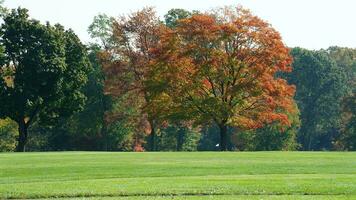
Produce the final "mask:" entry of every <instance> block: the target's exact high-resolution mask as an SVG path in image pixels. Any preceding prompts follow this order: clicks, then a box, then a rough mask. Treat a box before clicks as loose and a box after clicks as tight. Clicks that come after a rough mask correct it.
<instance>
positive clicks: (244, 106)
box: [102, 7, 295, 150]
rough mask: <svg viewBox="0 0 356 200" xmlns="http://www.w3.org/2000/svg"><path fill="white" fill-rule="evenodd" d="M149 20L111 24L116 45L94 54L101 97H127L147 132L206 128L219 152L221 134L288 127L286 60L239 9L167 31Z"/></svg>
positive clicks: (275, 36)
mask: <svg viewBox="0 0 356 200" xmlns="http://www.w3.org/2000/svg"><path fill="white" fill-rule="evenodd" d="M154 16H155V15H154V13H153V11H152V10H150V9H145V10H143V11H141V12H137V13H135V14H133V15H132V16H130V17H129V18H128V19H127V18H122V19H120V20H119V21H117V22H116V23H115V25H114V40H115V41H116V44H115V45H114V48H113V49H109V50H107V51H105V52H103V54H102V57H103V58H105V59H104V60H105V61H106V62H103V63H104V67H105V68H104V69H105V71H106V75H107V80H106V91H107V92H108V93H110V94H113V95H122V94H123V93H127V92H131V93H133V94H134V96H133V97H134V98H133V99H131V100H132V101H136V102H138V101H141V103H142V106H141V108H142V116H145V117H146V118H147V121H148V122H149V124H150V125H149V126H150V127H151V129H152V130H151V131H150V132H152V131H154V125H155V124H157V119H158V118H167V119H176V120H181V121H194V122H195V123H196V124H201V123H206V122H214V123H216V124H217V125H218V126H219V128H220V138H221V141H220V148H221V150H227V148H228V147H227V143H228V140H229V136H228V133H227V129H228V127H236V128H238V129H256V128H260V127H263V126H264V125H265V124H269V123H272V122H276V121H277V122H279V123H281V124H284V125H290V122H289V119H288V116H287V114H286V113H288V112H294V111H295V106H294V103H293V95H294V91H295V88H294V87H293V86H291V85H288V84H287V82H286V81H285V80H283V79H281V78H278V73H279V72H289V71H291V66H290V64H291V61H292V59H291V57H290V55H289V50H288V48H287V47H286V46H285V45H284V44H283V42H282V39H281V36H280V35H279V33H278V32H277V31H276V30H274V29H273V28H272V27H271V26H270V25H269V24H268V23H266V22H264V21H263V20H261V19H259V18H258V17H256V16H254V15H252V14H251V13H250V12H249V11H248V10H245V9H242V8H240V7H237V8H233V9H232V8H223V9H218V10H214V11H211V12H209V13H205V14H194V15H192V16H191V17H189V18H186V19H181V20H179V21H178V22H177V26H176V27H174V28H169V27H167V26H164V25H163V24H160V23H159V21H158V20H157V18H155V17H154ZM108 61H109V62H108ZM140 99H141V100H140Z"/></svg>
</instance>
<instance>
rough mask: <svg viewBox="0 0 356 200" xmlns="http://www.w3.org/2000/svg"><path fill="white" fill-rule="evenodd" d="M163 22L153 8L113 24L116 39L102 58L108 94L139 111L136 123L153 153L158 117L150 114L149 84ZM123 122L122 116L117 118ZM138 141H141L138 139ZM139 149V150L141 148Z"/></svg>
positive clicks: (135, 117)
mask: <svg viewBox="0 0 356 200" xmlns="http://www.w3.org/2000/svg"><path fill="white" fill-rule="evenodd" d="M160 26H161V22H160V20H159V19H158V17H156V14H155V11H154V10H153V9H152V8H145V9H143V10H141V11H138V12H134V13H132V14H131V15H129V16H126V17H120V18H119V19H117V20H114V22H113V36H112V38H110V39H111V40H112V44H111V45H110V48H107V49H106V50H105V51H103V52H101V53H100V55H99V57H100V59H101V64H102V65H103V68H104V72H105V92H106V93H107V94H109V95H112V96H117V97H123V96H124V97H125V100H126V102H125V104H126V105H127V107H135V108H137V109H138V111H139V114H138V115H135V116H133V118H134V119H132V120H131V121H132V123H135V124H136V125H137V127H138V129H137V130H136V132H137V134H138V132H145V133H146V134H149V135H150V137H149V150H155V145H154V141H155V138H154V136H155V132H156V130H155V127H156V126H157V120H156V116H155V115H154V114H152V113H148V112H146V110H147V109H146V108H147V106H149V105H150V104H151V100H150V94H149V91H147V90H146V89H145V81H146V79H147V76H148V72H149V71H150V65H149V63H150V62H151V60H152V58H153V57H152V53H151V51H150V50H151V49H152V48H153V47H156V46H157V44H158V39H159V37H158V31H159V27H160ZM115 115H118V116H119V117H122V118H127V117H128V116H120V113H116V114H113V115H112V116H113V117H114V118H115ZM134 140H135V141H140V140H138V138H134ZM135 146H139V147H140V144H137V145H135Z"/></svg>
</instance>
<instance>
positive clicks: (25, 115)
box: [0, 8, 90, 151]
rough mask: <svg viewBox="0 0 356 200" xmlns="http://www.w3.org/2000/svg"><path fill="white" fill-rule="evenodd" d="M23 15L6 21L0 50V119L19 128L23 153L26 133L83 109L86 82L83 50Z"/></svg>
mask: <svg viewBox="0 0 356 200" xmlns="http://www.w3.org/2000/svg"><path fill="white" fill-rule="evenodd" d="M27 13H28V11H27V10H26V9H21V8H18V9H14V10H12V11H11V13H9V14H8V15H6V16H5V17H4V23H3V24H2V26H1V31H0V33H1V39H0V44H1V46H2V47H3V48H4V52H3V55H4V56H3V57H2V59H1V66H2V67H1V72H0V73H1V77H4V76H5V75H4V73H5V72H6V73H7V77H8V79H9V80H8V81H7V82H5V81H4V79H1V81H0V87H1V90H0V101H1V102H2V105H1V108H0V116H2V117H9V118H11V119H12V120H14V121H16V122H17V124H18V126H19V128H18V129H19V137H18V145H17V151H25V146H26V143H27V141H28V129H29V127H30V126H31V124H33V123H34V122H35V121H38V122H40V123H41V124H48V123H53V122H54V120H55V119H58V117H63V116H69V115H71V114H72V113H73V112H75V111H78V110H80V109H81V108H82V105H83V104H84V101H85V96H84V94H83V93H82V92H81V88H82V86H83V85H84V84H85V83H86V81H87V71H88V69H89V66H90V63H89V62H88V58H87V53H86V48H85V46H84V45H82V44H81V42H80V40H79V39H78V37H77V36H76V35H75V34H74V33H73V31H71V30H64V29H63V27H61V26H60V25H56V26H51V25H50V24H48V23H47V24H46V25H42V24H41V23H40V22H39V21H36V20H33V19H29V15H28V14H27Z"/></svg>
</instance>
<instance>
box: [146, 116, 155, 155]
mask: <svg viewBox="0 0 356 200" xmlns="http://www.w3.org/2000/svg"><path fill="white" fill-rule="evenodd" d="M150 125H151V133H150V135H149V136H148V148H149V150H150V151H155V150H156V145H155V139H156V138H155V136H156V130H155V128H154V124H153V122H152V121H150Z"/></svg>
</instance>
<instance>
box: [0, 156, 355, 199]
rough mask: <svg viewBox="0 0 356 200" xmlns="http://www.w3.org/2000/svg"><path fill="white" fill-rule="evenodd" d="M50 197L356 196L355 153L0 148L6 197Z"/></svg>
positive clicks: (1, 193)
mask: <svg viewBox="0 0 356 200" xmlns="http://www.w3.org/2000/svg"><path fill="white" fill-rule="evenodd" d="M51 198H58V199H89V200H93V199H105V200H113V199H119V200H121V199H122V200H126V199H135V200H141V199H158V200H160V199H192V200H202V199H227V200H230V199H308V200H309V199H356V153H353V152H222V153H221V152H185V153H173V152H165V153H161V152H160V153H158V152H157V153H107V152H59V153H2V154H0V199H51Z"/></svg>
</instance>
